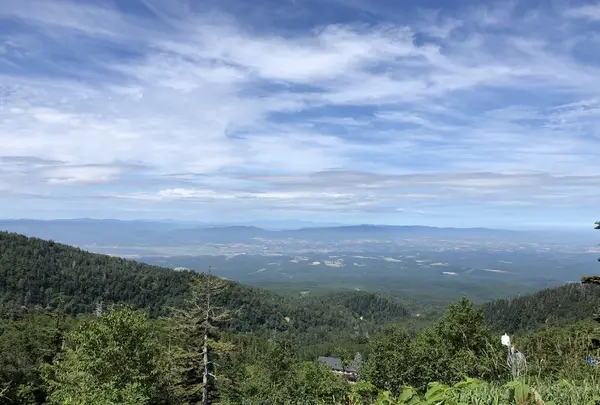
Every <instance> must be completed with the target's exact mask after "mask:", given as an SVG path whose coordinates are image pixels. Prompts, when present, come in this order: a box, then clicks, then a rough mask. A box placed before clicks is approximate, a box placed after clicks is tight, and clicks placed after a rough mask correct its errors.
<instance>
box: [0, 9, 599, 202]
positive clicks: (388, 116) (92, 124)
mask: <svg viewBox="0 0 600 405" xmlns="http://www.w3.org/2000/svg"><path fill="white" fill-rule="evenodd" d="M146 4H149V3H148V2H146ZM169 4H170V3H168V4H167V5H169ZM306 4H309V3H306ZM150 5H151V9H152V11H153V12H154V13H155V14H156V15H159V16H160V18H159V19H151V18H149V17H144V16H143V15H142V14H129V13H124V12H120V11H118V10H117V9H116V8H111V7H108V6H99V5H94V4H83V3H80V2H74V1H73V2H72V1H66V0H61V1H56V2H51V3H48V2H44V1H40V0H32V2H28V4H27V5H25V3H23V2H20V1H16V0H8V1H6V2H4V3H3V6H2V8H1V10H0V18H4V19H10V20H11V21H12V22H13V23H14V24H16V25H17V26H19V27H20V28H19V30H16V31H15V32H14V33H13V34H11V37H10V38H8V37H6V38H5V37H3V36H2V35H0V44H3V45H1V46H0V49H3V51H0V63H3V66H12V68H11V69H9V70H5V72H4V73H3V76H0V100H1V101H2V103H1V106H0V156H6V157H8V158H5V159H0V186H1V187H3V189H6V188H7V187H10V188H11V189H12V190H13V191H14V193H30V192H32V191H34V188H37V192H39V193H46V194H47V195H50V196H52V195H55V196H56V198H57V199H60V198H64V196H65V193H66V191H65V190H67V189H68V190H70V191H68V192H69V193H79V197H81V198H94V197H97V196H103V197H107V196H108V197H110V196H117V197H119V198H117V199H115V200H119V201H121V200H124V201H131V202H139V203H140V204H143V203H147V204H161V202H165V201H166V202H182V203H186V204H187V203H189V204H196V205H193V206H194V207H197V205H198V204H208V203H210V202H212V201H220V202H222V203H223V204H225V205H232V206H233V205H235V206H236V207H238V208H239V209H243V207H250V208H253V209H254V208H259V207H267V208H268V207H275V208H277V209H286V207H288V209H300V210H306V211H311V210H313V211H319V210H336V209H340V207H345V209H348V210H356V211H357V212H360V210H364V211H365V212H367V211H370V210H372V211H375V210H382V211H394V210H395V209H396V207H397V206H398V204H397V202H398V200H400V199H401V200H406V201H410V202H411V203H410V204H414V205H415V206H414V207H413V206H410V204H409V205H408V206H406V207H404V205H403V204H400V205H401V206H403V208H402V210H403V211H397V212H403V213H409V212H412V213H418V212H419V210H421V208H419V207H417V205H419V204H431V205H435V204H438V205H439V204H448V202H450V203H451V204H455V205H456V206H457V207H458V206H460V204H461V202H462V203H464V204H465V206H467V205H468V204H475V203H477V204H488V205H489V206H490V207H499V206H502V207H504V208H505V209H510V208H511V207H512V208H514V209H518V208H519V207H529V206H531V205H532V204H533V205H534V206H536V204H537V205H540V204H542V203H541V202H540V201H542V200H543V201H544V203H543V204H545V205H546V206H549V205H553V203H556V204H555V205H557V206H558V205H560V206H563V205H565V204H566V203H565V201H566V200H568V202H569V203H577V201H578V198H579V199H581V197H585V198H586V200H585V201H581V200H579V203H578V204H580V205H586V206H587V205H588V204H589V202H590V201H596V200H597V199H598V198H599V197H600V192H598V191H595V190H598V188H597V187H598V185H599V183H598V181H597V176H599V175H600V168H599V166H598V164H597V156H600V143H599V142H598V141H599V140H600V138H599V130H600V104H599V102H598V100H597V99H595V98H594V97H596V95H597V94H598V91H600V84H599V82H598V80H597V78H598V77H599V75H600V69H599V66H598V64H597V63H596V61H595V58H597V56H598V55H597V54H596V53H597V52H596V51H595V49H597V48H593V47H589V46H588V45H589V43H588V42H586V41H590V38H589V36H588V38H586V36H583V35H581V27H580V26H579V25H580V21H578V18H586V19H588V20H594V19H598V16H596V14H595V13H596V11H597V9H598V8H597V7H596V6H595V5H594V6H592V5H589V6H584V7H580V8H569V7H568V6H567V5H564V6H560V7H558V8H557V10H552V9H532V10H529V12H527V13H521V14H519V13H517V12H516V11H515V4H514V3H510V4H500V3H498V5H491V6H485V7H477V8H475V9H472V8H469V9H467V8H465V9H462V10H457V11H449V10H445V9H440V10H437V11H431V10H417V11H416V12H414V13H412V14H411V16H410V17H409V18H404V19H403V17H402V15H400V14H397V15H391V14H392V13H391V12H390V10H389V9H387V8H386V9H378V8H377V7H376V6H369V5H366V4H364V3H362V2H358V3H353V5H350V7H351V8H352V7H354V8H359V9H363V11H365V10H366V11H368V13H369V14H370V15H371V16H378V18H379V19H380V21H379V22H377V23H375V24H373V23H372V21H373V20H372V19H371V20H370V22H369V23H367V22H366V21H365V20H362V21H360V15H359V14H357V18H356V21H355V22H351V23H350V22H349V23H340V22H333V21H331V22H330V23H325V24H323V23H322V22H320V23H319V24H316V23H315V24H305V27H306V28H297V29H296V28H289V29H272V30H269V29H267V24H266V23H265V24H264V25H263V26H259V25H256V24H254V25H253V24H252V23H251V20H249V19H248V20H245V19H244V16H230V15H227V14H226V13H227V12H228V10H221V11H218V12H212V13H211V14H206V13H198V12H195V11H194V8H193V7H192V4H191V3H187V2H184V1H181V2H177V4H176V5H175V6H174V7H175V8H174V9H172V10H166V9H164V8H162V7H164V4H163V5H162V7H161V2H152V4H150ZM295 7H300V8H302V7H308V6H307V5H303V4H297V5H295ZM286 10H287V9H286ZM301 11H302V12H303V13H304V14H303V15H306V14H307V13H308V14H309V15H310V13H313V14H314V13H315V11H314V10H309V9H302V10H301ZM407 15H408V13H407ZM564 15H568V16H570V17H577V18H564V17H563V16H564ZM388 17H389V18H388ZM289 18H291V17H289ZM552 27H559V28H560V35H558V36H557V34H556V33H554V32H553V30H552ZM6 44H10V47H7V45H6ZM582 49H585V52H583V51H582ZM19 157H29V158H28V159H25V160H22V161H19V162H17V160H18V158H19ZM32 158H37V159H39V160H38V161H37V162H36V161H35V159H32ZM334 169H337V171H336V170H334ZM172 173H186V175H177V176H174V175H171V174H172ZM578 176H579V177H578ZM99 184H101V185H103V187H105V189H103V190H102V192H101V193H99V192H98V191H97V190H93V189H91V188H88V186H89V185H99ZM561 188H562V193H561ZM567 189H568V190H569V192H570V193H572V195H573V198H572V199H569V198H567V197H565V196H564V190H567ZM73 190H78V191H77V192H75V191H73ZM107 190H108V191H107ZM502 193H504V195H502V196H501V198H500V197H497V195H498V194H502ZM71 196H72V195H71ZM490 196H494V197H490ZM552 196H555V197H556V199H555V200H554V201H553V200H552ZM549 200H550V203H548V201H549ZM440 201H444V203H441V202H440ZM115 204H116V203H115ZM190 206H191V205H190ZM292 206H294V208H290V207H292ZM440 206H442V205H440ZM115 209H116V208H115ZM190 209H193V208H190ZM422 211H425V212H430V211H431V212H433V211H434V210H429V209H427V210H422ZM15 212H16V211H15Z"/></svg>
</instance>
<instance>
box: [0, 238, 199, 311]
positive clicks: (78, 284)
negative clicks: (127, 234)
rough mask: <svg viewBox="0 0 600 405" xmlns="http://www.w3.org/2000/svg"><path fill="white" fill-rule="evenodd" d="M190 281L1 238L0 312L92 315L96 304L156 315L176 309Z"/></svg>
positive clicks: (39, 243)
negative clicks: (59, 308)
mask: <svg viewBox="0 0 600 405" xmlns="http://www.w3.org/2000/svg"><path fill="white" fill-rule="evenodd" d="M191 277H192V275H191V274H190V273H187V272H175V271H164V269H162V268H160V267H156V266H150V265H147V264H142V263H138V262H135V261H131V260H124V259H121V258H117V257H111V256H106V255H100V254H92V253H88V252H85V251H83V250H81V249H78V248H74V247H71V246H67V245H62V244H59V243H55V242H52V241H44V240H41V239H37V238H27V237H25V236H22V235H19V234H14V233H6V232H0V308H4V309H5V310H6V309H15V308H19V307H21V306H25V307H34V306H41V307H51V308H56V307H57V306H58V305H59V302H61V301H62V303H63V304H62V305H63V310H64V311H65V312H66V313H67V314H78V313H91V312H92V311H93V310H94V308H95V306H96V304H97V303H98V302H100V301H104V302H105V303H115V302H128V303H131V304H132V305H133V306H134V307H136V308H147V309H148V310H149V311H150V312H151V313H152V314H158V313H159V312H160V311H161V310H162V309H163V308H165V307H166V306H168V305H179V304H181V303H182V301H183V298H184V296H185V294H186V291H187V289H188V285H189V282H190V278H191Z"/></svg>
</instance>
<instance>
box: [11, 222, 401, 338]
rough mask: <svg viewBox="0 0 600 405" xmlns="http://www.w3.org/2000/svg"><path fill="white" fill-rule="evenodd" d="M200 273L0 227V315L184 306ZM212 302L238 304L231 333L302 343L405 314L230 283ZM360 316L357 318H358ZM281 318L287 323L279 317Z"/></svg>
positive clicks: (359, 301)
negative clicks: (123, 306) (124, 306)
mask: <svg viewBox="0 0 600 405" xmlns="http://www.w3.org/2000/svg"><path fill="white" fill-rule="evenodd" d="M197 277H198V275H197V274H196V273H192V272H189V271H174V270H172V269H166V268H161V267H157V266H151V265H147V264H144V263H138V262H134V261H131V260H124V259H120V258H116V257H110V256H106V255H99V254H92V253H88V252H85V251H83V250H81V249H78V248H74V247H70V246H66V245H62V244H59V243H55V242H52V241H43V240H41V239H36V238H27V237H25V236H22V235H18V234H13V233H6V232H0V313H2V312H5V313H6V312H19V311H20V310H21V307H22V306H24V307H26V308H29V309H34V308H37V309H38V310H39V309H40V308H45V307H50V308H56V307H57V306H58V305H59V302H60V301H61V300H62V301H63V302H64V305H63V309H64V312H66V313H67V314H69V315H76V314H91V313H92V312H93V311H94V309H95V308H96V305H97V303H99V302H103V303H105V304H107V305H110V304H115V303H124V304H129V305H132V306H133V307H134V308H144V309H146V310H148V312H149V314H150V315H151V316H158V315H164V314H166V313H167V308H169V307H182V306H183V305H184V302H185V299H186V298H189V294H190V290H189V286H190V285H191V284H192V283H193V281H194V280H195V279H196V278H197ZM229 286H230V288H228V289H227V291H225V292H224V293H223V294H222V295H220V296H219V297H218V299H217V302H216V304H217V305H219V306H223V307H226V308H228V309H235V310H239V312H238V313H237V315H236V317H235V318H234V319H233V320H232V321H231V322H229V323H228V325H227V329H228V330H229V331H233V332H253V333H256V334H259V335H261V336H263V337H266V338H277V337H278V336H279V335H281V334H283V333H286V334H289V335H290V336H292V337H293V338H294V339H296V340H297V341H298V342H302V344H303V345H309V344H319V343H323V342H330V341H332V340H336V339H337V340H340V338H343V340H348V339H353V340H355V341H356V340H359V339H360V338H362V339H364V338H365V336H367V335H368V334H373V333H375V332H377V331H379V330H381V325H382V324H385V323H387V322H389V321H391V320H397V319H400V318H403V317H406V316H407V314H408V312H407V310H406V308H405V307H404V305H403V304H402V303H400V302H399V301H398V300H396V299H394V298H392V297H390V296H387V295H383V294H375V293H365V292H353V293H339V294H332V295H330V296H326V297H311V298H307V299H300V298H291V297H282V296H280V295H277V294H275V293H272V292H269V291H265V290H261V289H257V288H252V287H248V286H245V285H242V284H239V283H234V282H229ZM361 314H362V316H363V319H362V320H361V319H360V316H361ZM284 316H287V317H288V318H289V319H290V320H291V321H290V323H289V324H287V323H285V322H284Z"/></svg>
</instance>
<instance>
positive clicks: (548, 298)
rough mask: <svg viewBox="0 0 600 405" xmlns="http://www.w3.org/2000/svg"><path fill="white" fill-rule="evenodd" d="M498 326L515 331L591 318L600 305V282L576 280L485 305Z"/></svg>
mask: <svg viewBox="0 0 600 405" xmlns="http://www.w3.org/2000/svg"><path fill="white" fill-rule="evenodd" d="M483 308H484V312H485V316H486V319H487V321H488V322H489V323H490V324H491V325H493V327H494V328H495V329H497V330H498V331H502V332H507V333H513V332H516V331H519V330H531V329H534V328H536V327H538V326H541V325H548V326H558V325H566V324H570V323H573V322H577V321H580V320H583V319H586V318H591V317H592V316H593V315H594V313H595V312H596V311H597V310H598V309H599V308H600V285H594V284H581V283H573V284H567V285H564V286H561V287H555V288H547V289H544V290H541V291H538V292H537V293H535V294H531V295H526V296H522V297H518V298H513V299H503V300H496V301H491V302H489V303H486V304H484V305H483Z"/></svg>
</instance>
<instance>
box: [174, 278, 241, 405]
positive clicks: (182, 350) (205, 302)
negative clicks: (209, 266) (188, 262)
mask: <svg viewBox="0 0 600 405" xmlns="http://www.w3.org/2000/svg"><path fill="white" fill-rule="evenodd" d="M228 286H229V285H228V283H227V282H226V281H225V280H223V279H220V278H218V277H215V276H212V275H211V274H210V272H209V274H202V275H200V277H198V278H197V279H196V280H194V281H193V282H192V286H191V297H190V299H188V300H187V301H186V306H185V307H184V308H183V309H174V312H175V321H176V328H175V330H176V333H177V336H176V339H177V340H178V342H179V345H178V349H177V352H176V354H175V358H174V364H175V379H174V381H173V386H174V388H175V394H176V396H177V397H178V398H179V399H180V400H182V401H183V402H184V403H185V404H194V405H196V404H202V405H208V404H210V403H212V401H213V400H214V399H216V398H217V397H218V395H217V389H216V382H217V377H216V370H215V368H216V363H215V360H216V359H217V358H218V356H219V353H222V352H224V351H226V350H230V349H231V345H230V344H228V343H225V342H222V341H220V339H219V337H220V330H221V328H222V326H223V325H224V324H225V323H226V322H227V321H229V320H230V319H231V311H229V310H225V309H224V308H223V307H222V306H219V305H217V302H218V299H219V297H220V296H222V295H223V294H224V292H225V290H226V289H227V288H228Z"/></svg>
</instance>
